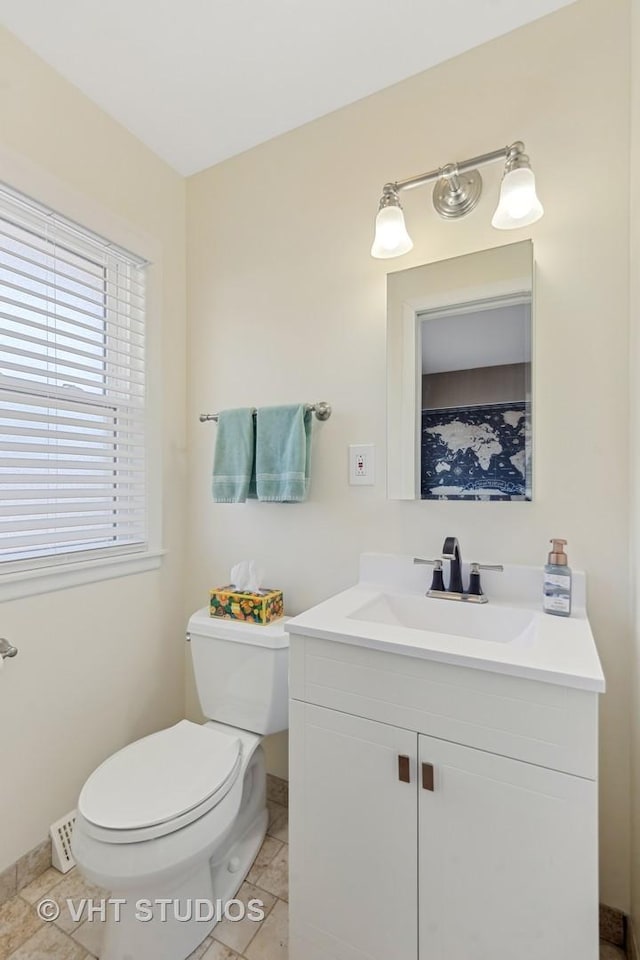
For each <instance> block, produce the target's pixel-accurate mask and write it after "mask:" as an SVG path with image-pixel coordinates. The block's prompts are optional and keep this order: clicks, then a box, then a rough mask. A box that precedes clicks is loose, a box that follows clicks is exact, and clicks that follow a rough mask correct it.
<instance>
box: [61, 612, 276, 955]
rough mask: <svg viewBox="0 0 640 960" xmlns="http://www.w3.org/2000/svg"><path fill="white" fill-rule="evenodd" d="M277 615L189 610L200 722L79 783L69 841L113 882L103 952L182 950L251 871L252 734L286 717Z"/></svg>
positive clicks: (257, 820) (83, 867) (256, 810)
mask: <svg viewBox="0 0 640 960" xmlns="http://www.w3.org/2000/svg"><path fill="white" fill-rule="evenodd" d="M285 622H286V618H283V619H281V620H278V621H276V622H275V623H272V624H267V625H266V626H259V625H256V624H249V623H242V622H236V621H232V620H222V619H214V618H212V617H210V616H209V611H208V608H206V607H205V608H204V609H202V610H198V611H197V613H194V614H193V616H192V617H191V618H190V620H189V626H188V632H187V640H190V641H191V651H192V657H193V668H194V674H195V679H196V686H197V690H198V698H199V700H200V705H201V708H202V711H203V713H204V715H205V716H206V717H207V718H208V720H207V722H206V723H204V724H202V725H201V724H197V723H192V722H191V721H189V720H181V721H180V722H179V723H176V724H175V725H174V726H172V727H169V728H167V729H166V730H160V731H159V732H158V733H153V734H151V735H150V736H148V737H144V738H143V739H141V740H137V741H135V742H134V743H131V744H129V746H127V747H124V748H123V749H122V750H119V751H118V752H117V753H115V754H113V756H111V757H109V758H108V759H107V760H105V761H104V763H102V764H101V765H100V766H99V767H98V768H97V769H96V770H95V771H94V772H93V773H92V774H91V776H90V777H89V779H88V780H87V782H86V783H85V785H84V787H83V788H82V791H81V793H80V798H79V800H78V812H77V817H76V822H75V826H74V830H73V838H72V851H73V855H74V857H75V859H76V863H77V865H78V867H79V869H80V871H81V873H82V874H83V875H84V877H85V878H86V879H87V880H88V881H89V882H90V883H92V884H95V885H96V886H99V887H102V888H104V889H105V890H108V891H109V892H110V897H111V901H110V902H108V903H107V905H106V915H107V922H106V924H104V926H105V938H104V944H103V948H102V952H101V954H100V956H101V960H184V958H186V957H188V956H189V954H190V953H191V952H192V951H193V950H195V948H196V947H197V946H198V944H200V943H201V942H202V940H204V938H205V937H206V936H207V935H208V934H209V933H210V932H211V930H212V928H213V927H214V925H215V923H216V922H217V920H218V919H219V918H220V915H221V911H222V910H223V909H224V904H225V902H226V901H228V900H230V899H233V897H234V895H235V894H236V892H237V891H238V888H239V887H240V885H241V883H242V881H243V880H244V878H245V876H246V874H247V873H248V871H249V869H250V867H251V864H252V863H253V860H254V858H255V856H256V854H257V852H258V850H259V848H260V845H261V844H262V841H263V839H264V836H265V833H266V829H267V822H268V813H267V803H266V772H265V762H264V754H263V750H262V746H261V741H262V738H263V737H264V736H266V735H267V734H271V733H277V732H279V731H281V730H286V729H287V726H288V652H289V651H288V646H289V639H288V634H287V633H286V631H285V629H284V624H285ZM122 901H124V902H122ZM237 912H238V911H237V910H235V913H234V915H236V914H237ZM222 915H224V914H222Z"/></svg>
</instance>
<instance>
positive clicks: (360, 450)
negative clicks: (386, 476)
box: [349, 443, 376, 487]
mask: <svg viewBox="0 0 640 960" xmlns="http://www.w3.org/2000/svg"><path fill="white" fill-rule="evenodd" d="M375 482H376V448H375V444H373V443H350V444H349V483H350V485H351V486H352V487H362V486H366V487H370V486H373V484H374V483H375Z"/></svg>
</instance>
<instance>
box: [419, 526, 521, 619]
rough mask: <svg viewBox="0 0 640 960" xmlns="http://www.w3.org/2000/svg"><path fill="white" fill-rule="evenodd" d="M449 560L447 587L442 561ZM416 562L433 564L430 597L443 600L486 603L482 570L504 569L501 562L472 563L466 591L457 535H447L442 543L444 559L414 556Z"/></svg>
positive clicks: (428, 593) (428, 592) (428, 594)
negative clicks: (481, 581)
mask: <svg viewBox="0 0 640 960" xmlns="http://www.w3.org/2000/svg"><path fill="white" fill-rule="evenodd" d="M443 560H448V561H449V586H448V587H445V585H444V581H443V577H442V561H443ZM413 562H414V563H426V564H429V565H431V566H433V568H434V569H433V580H432V582H431V587H430V588H429V590H427V596H428V597H439V598H441V599H443V600H464V601H467V602H469V603H486V602H487V597H486V596H485V594H484V593H483V592H482V587H481V585H480V571H481V570H500V571H501V570H503V569H504V567H503V566H502V564H501V563H495V564H490V563H472V564H471V572H470V574H469V589H468V590H466V591H465V589H464V585H463V583H462V554H461V552H460V544H459V543H458V538H457V537H447V538H446V539H445V541H444V543H443V545H442V559H440V560H422V559H421V558H419V557H414V558H413Z"/></svg>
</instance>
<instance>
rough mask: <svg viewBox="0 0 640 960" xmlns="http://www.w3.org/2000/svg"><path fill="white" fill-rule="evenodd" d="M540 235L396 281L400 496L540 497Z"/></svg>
mask: <svg viewBox="0 0 640 960" xmlns="http://www.w3.org/2000/svg"><path fill="white" fill-rule="evenodd" d="M532 296H533V245H532V243H531V241H530V240H525V241H522V242H520V243H514V244H509V245H507V246H503V247H497V248H495V249H492V250H483V251H480V252H479V253H472V254H468V255H467V256H464V257H455V258H453V259H451V260H443V261H440V262H438V263H432V264H426V265H424V266H420V267H413V268H411V269H409V270H401V271H398V272H397V273H392V274H389V275H388V277H387V484H388V496H389V498H390V499H412V500H413V499H424V500H476V501H482V500H485V501H486V500H531V484H532V465H533V454H532V377H531V371H532Z"/></svg>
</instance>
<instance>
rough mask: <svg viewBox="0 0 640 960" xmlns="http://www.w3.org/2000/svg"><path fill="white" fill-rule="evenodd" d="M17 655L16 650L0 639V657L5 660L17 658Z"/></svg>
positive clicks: (2, 638)
mask: <svg viewBox="0 0 640 960" xmlns="http://www.w3.org/2000/svg"><path fill="white" fill-rule="evenodd" d="M17 655H18V648H17V647H13V646H12V645H11V644H10V643H9V641H8V640H5V639H4V637H0V657H1V658H2V659H3V660H7V659H8V658H9V657H17Z"/></svg>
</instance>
